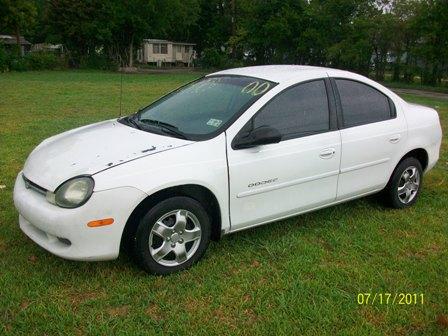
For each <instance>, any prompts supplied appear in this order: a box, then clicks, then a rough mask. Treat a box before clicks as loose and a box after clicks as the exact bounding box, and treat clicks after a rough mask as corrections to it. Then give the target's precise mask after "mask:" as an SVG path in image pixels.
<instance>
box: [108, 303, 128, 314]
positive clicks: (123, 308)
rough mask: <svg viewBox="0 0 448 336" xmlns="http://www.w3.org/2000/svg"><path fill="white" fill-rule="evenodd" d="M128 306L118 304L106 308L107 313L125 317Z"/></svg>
mask: <svg viewBox="0 0 448 336" xmlns="http://www.w3.org/2000/svg"><path fill="white" fill-rule="evenodd" d="M129 311H130V306H129V305H125V306H119V307H112V308H108V309H107V313H108V314H109V316H111V317H125V316H127V315H128V314H129Z"/></svg>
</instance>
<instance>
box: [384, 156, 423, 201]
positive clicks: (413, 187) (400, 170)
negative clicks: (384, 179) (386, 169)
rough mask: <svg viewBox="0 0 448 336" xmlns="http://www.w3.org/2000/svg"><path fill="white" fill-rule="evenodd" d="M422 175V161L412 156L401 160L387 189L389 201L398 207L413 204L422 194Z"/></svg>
mask: <svg viewBox="0 0 448 336" xmlns="http://www.w3.org/2000/svg"><path fill="white" fill-rule="evenodd" d="M422 177H423V170H422V166H421V164H420V161H418V160H417V159H415V158H412V157H411V158H406V159H404V160H403V161H401V162H400V163H399V164H398V166H397V168H395V171H394V173H393V175H392V177H391V179H390V181H389V184H388V185H387V187H386V189H385V192H386V197H387V200H388V203H389V204H390V205H391V206H392V207H394V208H397V209H402V208H407V207H409V206H411V205H413V204H414V203H415V202H416V201H417V198H418V196H419V194H420V189H421V187H422Z"/></svg>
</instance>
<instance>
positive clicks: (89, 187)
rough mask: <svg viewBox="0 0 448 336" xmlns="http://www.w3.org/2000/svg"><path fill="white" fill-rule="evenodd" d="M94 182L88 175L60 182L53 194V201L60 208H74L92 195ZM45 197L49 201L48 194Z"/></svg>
mask: <svg viewBox="0 0 448 336" xmlns="http://www.w3.org/2000/svg"><path fill="white" fill-rule="evenodd" d="M94 185H95V182H94V181H93V178H91V177H89V176H81V177H75V178H72V179H70V180H68V181H66V182H64V183H62V184H61V185H60V186H59V187H58V188H57V189H56V192H55V194H54V202H55V203H56V204H57V205H58V206H60V207H62V208H76V207H79V206H81V205H83V204H84V203H86V202H87V201H88V200H89V198H90V196H92V192H93V187H94ZM47 199H48V200H49V201H50V199H49V197H48V195H47Z"/></svg>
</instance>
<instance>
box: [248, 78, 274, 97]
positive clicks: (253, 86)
mask: <svg viewBox="0 0 448 336" xmlns="http://www.w3.org/2000/svg"><path fill="white" fill-rule="evenodd" d="M270 87H271V84H269V83H268V82H263V83H261V84H260V82H259V81H255V82H251V83H249V84H247V85H246V86H245V87H243V89H242V90H241V93H248V94H251V95H252V96H258V95H261V94H263V93H265V92H266V91H267V90H269V88H270Z"/></svg>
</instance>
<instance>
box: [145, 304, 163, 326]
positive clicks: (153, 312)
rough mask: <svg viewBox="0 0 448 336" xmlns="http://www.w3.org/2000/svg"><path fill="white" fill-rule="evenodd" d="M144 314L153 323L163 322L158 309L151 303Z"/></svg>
mask: <svg viewBox="0 0 448 336" xmlns="http://www.w3.org/2000/svg"><path fill="white" fill-rule="evenodd" d="M145 313H146V315H147V316H149V317H150V318H151V319H152V320H154V321H157V322H159V321H161V320H163V317H162V311H161V309H160V307H159V306H158V305H157V304H155V303H151V304H150V305H149V306H148V307H147V308H146V310H145Z"/></svg>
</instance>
